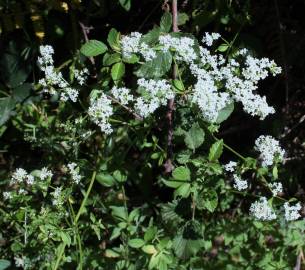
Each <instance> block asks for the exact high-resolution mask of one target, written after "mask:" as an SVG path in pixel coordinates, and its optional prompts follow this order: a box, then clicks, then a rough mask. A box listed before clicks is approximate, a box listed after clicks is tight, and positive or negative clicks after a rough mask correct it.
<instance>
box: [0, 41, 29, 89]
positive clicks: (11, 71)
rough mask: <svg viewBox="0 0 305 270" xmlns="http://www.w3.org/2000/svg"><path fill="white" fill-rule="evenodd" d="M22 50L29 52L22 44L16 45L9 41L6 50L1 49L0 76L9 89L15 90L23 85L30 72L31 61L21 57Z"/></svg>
mask: <svg viewBox="0 0 305 270" xmlns="http://www.w3.org/2000/svg"><path fill="white" fill-rule="evenodd" d="M21 47H23V48H21ZM22 49H27V50H29V48H28V47H24V44H17V42H15V41H10V42H9V43H8V44H7V46H6V48H2V50H3V51H2V53H1V58H0V69H1V74H0V76H1V78H2V80H3V82H4V83H5V84H6V85H7V86H8V87H9V88H15V87H17V86H19V85H21V84H22V83H24V82H25V81H26V79H27V78H28V76H29V74H30V73H31V71H32V64H31V63H32V59H30V57H25V56H23V55H22Z"/></svg>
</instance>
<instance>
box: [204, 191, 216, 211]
mask: <svg viewBox="0 0 305 270" xmlns="http://www.w3.org/2000/svg"><path fill="white" fill-rule="evenodd" d="M201 200H202V205H203V207H204V208H205V209H207V210H208V211H210V212H211V213H213V212H214V211H215V209H216V207H217V205H218V195H217V192H216V191H215V190H210V191H208V192H206V193H205V194H204V195H203V196H202V198H201Z"/></svg>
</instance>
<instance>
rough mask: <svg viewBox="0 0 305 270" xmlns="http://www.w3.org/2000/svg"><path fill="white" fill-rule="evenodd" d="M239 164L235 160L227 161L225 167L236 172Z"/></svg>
mask: <svg viewBox="0 0 305 270" xmlns="http://www.w3.org/2000/svg"><path fill="white" fill-rule="evenodd" d="M236 166H237V163H236V162H235V161H230V162H229V163H227V164H226V165H224V169H225V170H226V171H227V172H234V170H235V168H236Z"/></svg>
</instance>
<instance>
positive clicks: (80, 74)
mask: <svg viewBox="0 0 305 270" xmlns="http://www.w3.org/2000/svg"><path fill="white" fill-rule="evenodd" d="M88 74H89V70H88V69H87V68H84V69H81V70H78V69H75V70H74V76H75V79H76V80H77V81H78V83H79V85H83V84H84V83H85V82H86V80H87V78H88Z"/></svg>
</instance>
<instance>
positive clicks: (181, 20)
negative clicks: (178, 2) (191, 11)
mask: <svg viewBox="0 0 305 270" xmlns="http://www.w3.org/2000/svg"><path fill="white" fill-rule="evenodd" d="M189 19H190V18H189V16H188V15H187V14H186V13H184V12H183V13H180V12H179V13H178V25H184V24H185V23H186V22H187V21H188V20H189Z"/></svg>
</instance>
